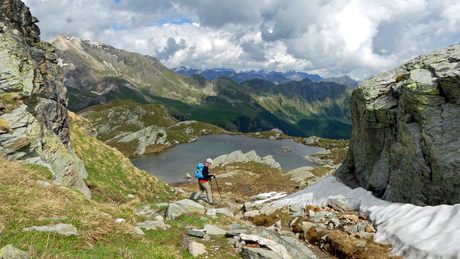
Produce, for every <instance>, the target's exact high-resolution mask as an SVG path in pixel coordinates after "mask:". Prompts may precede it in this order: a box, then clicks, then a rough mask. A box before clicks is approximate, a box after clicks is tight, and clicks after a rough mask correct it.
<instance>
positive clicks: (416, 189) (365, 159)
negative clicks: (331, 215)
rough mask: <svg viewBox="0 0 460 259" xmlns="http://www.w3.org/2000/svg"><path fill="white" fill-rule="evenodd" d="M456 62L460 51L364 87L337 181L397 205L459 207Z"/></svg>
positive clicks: (420, 60) (420, 61) (423, 60)
mask: <svg viewBox="0 0 460 259" xmlns="http://www.w3.org/2000/svg"><path fill="white" fill-rule="evenodd" d="M459 61H460V44H457V45H453V46H450V47H447V48H444V49H440V50H438V51H435V52H432V53H429V54H425V55H421V56H419V57H417V58H415V59H413V60H410V61H408V62H407V63H405V64H403V65H402V66H400V67H398V68H396V69H393V70H391V71H387V72H383V73H380V74H378V75H375V76H371V77H369V78H367V79H366V80H364V81H363V82H362V83H360V84H359V86H358V87H357V88H356V89H355V90H354V91H353V94H352V98H351V101H350V107H351V113H352V120H353V131H352V137H351V140H350V148H349V152H348V154H347V155H346V157H345V159H344V162H343V164H342V166H341V167H340V168H339V169H338V170H337V172H336V173H335V176H336V177H338V178H339V179H341V180H342V181H343V182H344V183H345V184H347V185H348V186H350V187H353V188H355V187H363V188H365V189H367V190H370V191H372V193H373V194H374V195H375V196H377V197H380V198H383V199H385V200H389V201H393V202H404V203H412V204H416V205H437V204H456V203H460V188H459V187H460V171H459V168H460V155H459V150H460V98H459V96H460V78H459V77H460V63H459Z"/></svg>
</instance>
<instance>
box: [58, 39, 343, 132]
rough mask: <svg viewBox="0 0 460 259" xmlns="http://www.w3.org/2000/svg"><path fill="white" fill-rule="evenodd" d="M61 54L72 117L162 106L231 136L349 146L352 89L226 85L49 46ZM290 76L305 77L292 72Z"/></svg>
mask: <svg viewBox="0 0 460 259" xmlns="http://www.w3.org/2000/svg"><path fill="white" fill-rule="evenodd" d="M50 43H51V44H52V45H53V46H54V47H55V48H56V54H57V56H58V61H59V64H60V66H61V68H62V70H63V72H64V85H65V86H66V87H67V89H68V92H69V106H68V107H69V109H70V110H72V111H75V112H78V111H81V110H83V109H84V108H87V107H90V106H93V105H96V104H105V103H107V102H109V101H111V100H116V99H131V100H133V101H135V102H137V103H140V104H161V105H163V106H164V107H165V108H166V109H167V110H168V112H169V113H170V114H171V115H172V116H174V117H175V118H177V119H179V120H196V121H201V122H206V123H210V124H214V125H217V126H219V127H221V128H223V129H225V130H228V131H235V132H236V131H239V132H257V131H265V130H270V129H273V128H279V129H281V130H282V131H283V132H284V133H285V134H288V135H291V136H301V137H304V136H310V135H318V136H321V137H325V138H349V137H350V132H351V124H350V122H351V121H350V112H349V110H350V109H349V104H348V102H349V100H350V96H351V91H352V88H350V87H347V86H345V85H341V84H337V83H335V82H314V81H312V80H310V79H308V78H305V79H303V80H302V81H288V82H286V83H282V84H274V83H271V82H269V81H266V80H262V79H257V78H256V79H252V80H249V81H245V82H244V83H242V84H239V83H237V82H235V81H234V80H232V79H231V78H229V77H218V78H215V79H213V80H207V79H206V78H205V77H203V75H199V74H192V75H191V76H189V77H185V76H182V75H180V74H177V73H176V72H174V71H173V70H170V69H168V68H167V67H165V66H163V65H162V64H161V62H160V61H159V60H157V59H156V58H154V57H150V56H146V55H141V54H139V53H132V52H128V51H125V50H120V49H116V48H114V47H112V46H110V45H107V44H104V43H101V42H91V41H85V40H81V39H78V38H76V37H72V36H57V37H55V38H54V39H52V40H51V41H50ZM291 74H292V76H295V75H297V76H300V75H301V74H300V75H299V74H298V73H297V74H296V73H293V72H291Z"/></svg>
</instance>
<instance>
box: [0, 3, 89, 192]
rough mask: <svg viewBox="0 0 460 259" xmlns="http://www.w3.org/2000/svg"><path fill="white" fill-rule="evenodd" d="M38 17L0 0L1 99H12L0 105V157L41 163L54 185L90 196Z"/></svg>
mask: <svg viewBox="0 0 460 259" xmlns="http://www.w3.org/2000/svg"><path fill="white" fill-rule="evenodd" d="M37 22H38V20H37V19H36V18H34V17H32V15H31V13H30V11H29V8H28V7H27V6H25V5H24V3H23V2H21V1H16V0H0V27H1V28H2V32H1V33H0V101H2V100H6V101H5V102H6V103H7V102H11V101H12V102H14V104H12V105H11V107H12V108H11V109H1V110H0V118H1V119H2V121H4V122H6V123H7V124H8V131H5V130H2V131H1V132H0V156H5V157H7V158H8V159H10V160H19V161H21V162H24V163H33V164H41V165H44V166H46V167H47V168H48V169H49V170H50V171H51V172H52V173H53V175H54V179H55V183H56V184H60V185H63V186H66V187H71V188H73V189H76V190H79V191H81V192H82V193H84V194H85V195H86V196H87V197H91V192H90V191H89V189H88V187H87V186H86V185H85V183H84V180H83V179H84V178H86V177H87V173H86V170H85V167H84V165H83V163H82V161H81V160H80V159H79V158H78V157H77V156H76V155H75V151H74V150H73V148H72V146H71V140H70V136H69V117H68V112H67V108H66V107H67V103H68V93H67V89H66V88H65V86H64V84H63V78H64V77H63V74H62V72H61V69H60V67H59V65H58V61H57V56H56V54H55V52H54V47H52V46H51V45H50V44H48V43H46V42H41V41H40V38H39V35H40V30H39V28H38V27H37V26H36V25H35V23H37ZM12 95H14V96H17V98H10V97H11V96H12Z"/></svg>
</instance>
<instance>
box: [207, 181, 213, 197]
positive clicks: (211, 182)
mask: <svg viewBox="0 0 460 259" xmlns="http://www.w3.org/2000/svg"><path fill="white" fill-rule="evenodd" d="M210 182H211V197H212V201H214V193H213V192H212V178H211V181H210ZM208 202H211V201H208Z"/></svg>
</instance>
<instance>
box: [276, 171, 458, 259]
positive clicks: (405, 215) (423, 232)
mask: <svg viewBox="0 0 460 259" xmlns="http://www.w3.org/2000/svg"><path fill="white" fill-rule="evenodd" d="M329 200H338V201H340V202H343V203H345V204H347V205H348V206H349V207H350V208H352V209H353V210H355V211H359V213H360V214H361V215H365V216H369V218H370V219H371V220H372V221H375V223H376V226H377V227H376V228H377V233H376V234H375V236H374V241H375V242H387V243H389V244H391V245H392V247H393V251H392V254H394V255H398V256H403V257H404V258H414V259H420V258H429V259H432V258H460V204H456V205H453V206H449V205H439V206H425V207H421V206H415V205H412V204H404V203H391V202H388V201H384V200H381V199H378V198H375V197H374V196H373V195H372V193H371V192H369V191H366V190H365V189H363V188H356V189H351V188H350V187H348V186H346V185H344V184H343V183H341V182H339V180H337V179H336V178H335V177H328V178H326V179H325V180H323V181H322V182H319V183H317V184H316V185H313V186H311V187H308V188H306V189H304V190H302V191H299V192H297V193H294V194H291V195H289V196H286V197H284V198H282V199H280V200H277V201H275V202H273V204H274V205H276V206H283V205H298V206H303V205H308V204H312V205H315V206H321V205H323V204H327V202H328V201H329Z"/></svg>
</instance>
